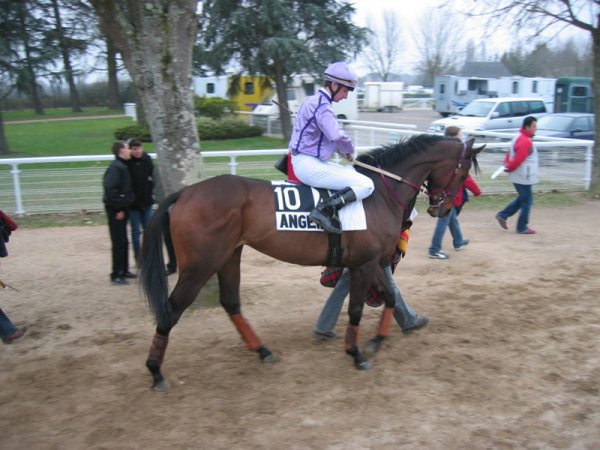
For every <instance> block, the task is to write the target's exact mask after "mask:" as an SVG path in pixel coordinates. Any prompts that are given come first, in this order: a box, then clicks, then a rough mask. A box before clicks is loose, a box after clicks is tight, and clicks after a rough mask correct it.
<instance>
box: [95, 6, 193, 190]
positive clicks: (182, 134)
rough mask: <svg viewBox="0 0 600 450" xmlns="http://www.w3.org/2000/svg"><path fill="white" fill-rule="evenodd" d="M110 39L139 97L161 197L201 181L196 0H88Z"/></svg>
mask: <svg viewBox="0 0 600 450" xmlns="http://www.w3.org/2000/svg"><path fill="white" fill-rule="evenodd" d="M91 2H92V5H93V6H94V8H95V10H96V12H97V13H98V16H99V17H100V21H101V24H102V28H103V30H104V32H105V33H106V34H109V35H110V36H111V38H112V39H113V41H114V43H115V46H116V47H117V49H118V50H119V52H120V53H121V55H122V56H123V61H124V62H125V66H126V67H127V70H128V71H129V74H130V76H131V79H132V80H133V83H134V84H135V86H136V91H137V92H138V94H139V96H140V99H139V100H140V101H141V104H142V106H143V108H144V111H145V113H146V118H147V120H148V124H149V126H150V132H151V134H152V141H153V142H154V148H155V150H156V153H157V155H158V161H157V167H158V171H159V176H160V178H161V181H162V184H163V187H164V189H165V193H166V194H169V193H171V192H174V191H177V190H179V189H181V188H182V187H183V186H185V185H188V184H191V183H193V182H195V181H197V180H198V178H199V177H200V178H201V177H202V175H203V174H202V173H196V170H195V169H196V168H199V167H201V166H200V165H198V164H197V162H198V159H199V158H200V142H199V139H198V130H197V128H196V119H195V117H194V107H193V92H192V48H193V44H194V42H195V40H196V34H197V24H198V20H197V16H196V3H197V2H196V0H171V1H170V2H163V1H159V0H146V1H143V2H142V1H140V0H131V1H129V2H127V3H126V5H127V6H128V8H129V10H127V11H124V10H122V9H121V8H122V7H123V5H124V4H123V3H122V2H120V1H119V2H117V1H115V0H91Z"/></svg>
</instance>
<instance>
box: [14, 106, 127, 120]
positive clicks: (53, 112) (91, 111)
mask: <svg viewBox="0 0 600 450" xmlns="http://www.w3.org/2000/svg"><path fill="white" fill-rule="evenodd" d="M124 113H125V112H124V111H123V110H122V109H108V108H104V107H93V108H92V107H90V108H83V111H82V112H80V113H74V112H73V111H71V108H50V109H45V110H44V115H43V116H40V115H38V114H36V113H35V112H34V111H33V110H23V111H2V118H3V120H4V121H5V122H10V121H14V120H39V119H56V118H61V117H86V116H114V115H123V114H124Z"/></svg>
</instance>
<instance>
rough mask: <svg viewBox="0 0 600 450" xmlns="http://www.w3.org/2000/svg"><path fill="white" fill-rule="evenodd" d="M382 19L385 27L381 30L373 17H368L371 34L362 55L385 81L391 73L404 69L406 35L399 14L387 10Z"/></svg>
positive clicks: (369, 66) (371, 68)
mask: <svg viewBox="0 0 600 450" xmlns="http://www.w3.org/2000/svg"><path fill="white" fill-rule="evenodd" d="M382 19H383V28H382V29H381V30H380V29H379V27H378V26H377V25H376V24H375V23H374V20H373V17H368V19H367V28H368V29H369V31H370V34H369V38H368V44H367V46H366V47H365V49H364V51H363V53H362V56H363V58H364V59H365V62H366V65H367V67H368V68H369V71H370V72H371V73H375V74H377V75H379V76H380V77H381V79H382V80H383V81H388V79H389V76H390V75H391V74H393V73H399V72H400V71H401V70H402V62H403V61H402V60H401V58H400V57H401V56H402V53H403V48H402V44H403V41H404V36H403V33H402V21H401V19H400V16H399V15H398V14H396V13H395V12H393V11H391V10H385V11H384V12H383V13H382ZM374 30H375V31H374Z"/></svg>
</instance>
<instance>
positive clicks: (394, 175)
mask: <svg viewBox="0 0 600 450" xmlns="http://www.w3.org/2000/svg"><path fill="white" fill-rule="evenodd" d="M271 102H273V103H274V104H275V105H277V106H279V107H280V108H281V109H285V110H286V111H287V112H289V113H290V114H293V112H292V111H290V109H289V108H286V107H285V106H283V105H282V104H281V103H279V102H277V101H275V100H271ZM352 164H354V165H355V166H360V167H362V168H364V169H368V170H372V171H373V172H377V173H380V174H381V175H385V176H386V177H390V178H393V179H394V180H398V181H402V177H400V176H398V175H396V174H393V173H392V172H388V171H387V170H383V169H380V168H379V167H375V166H371V165H369V164H365V163H363V162H360V161H357V160H355V159H354V160H352Z"/></svg>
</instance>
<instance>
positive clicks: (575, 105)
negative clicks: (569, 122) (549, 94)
mask: <svg viewBox="0 0 600 450" xmlns="http://www.w3.org/2000/svg"><path fill="white" fill-rule="evenodd" d="M554 112H557V113H558V112H582V113H593V112H594V94H593V91H592V79H591V78H586V77H563V78H559V79H558V80H556V88H555V99H554Z"/></svg>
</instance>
